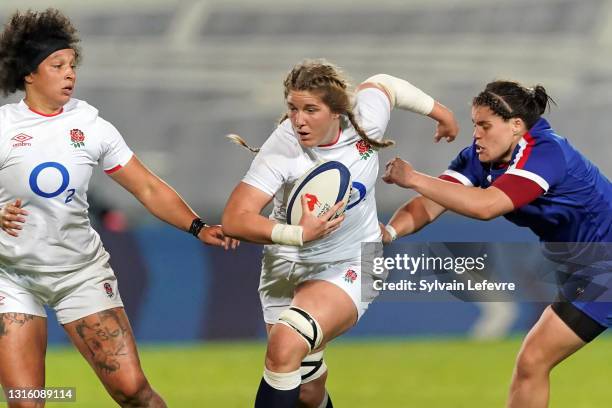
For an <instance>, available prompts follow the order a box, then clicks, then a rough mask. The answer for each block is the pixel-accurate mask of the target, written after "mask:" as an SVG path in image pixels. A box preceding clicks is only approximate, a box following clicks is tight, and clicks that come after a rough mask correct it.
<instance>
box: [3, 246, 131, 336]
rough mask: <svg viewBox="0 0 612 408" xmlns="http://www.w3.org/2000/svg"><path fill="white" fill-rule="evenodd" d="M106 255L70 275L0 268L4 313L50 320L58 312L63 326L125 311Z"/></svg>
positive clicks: (58, 317) (71, 272) (58, 318)
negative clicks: (51, 313)
mask: <svg viewBox="0 0 612 408" xmlns="http://www.w3.org/2000/svg"><path fill="white" fill-rule="evenodd" d="M109 258H110V256H109V255H108V253H106V252H105V253H104V255H103V256H101V257H100V258H99V259H97V260H96V261H94V262H92V263H91V264H89V265H87V266H85V267H83V268H81V269H78V270H75V271H68V272H52V273H48V272H43V273H41V272H32V271H27V270H21V269H16V268H13V267H8V266H6V265H2V264H0V313H25V314H30V315H34V316H41V317H47V314H46V312H45V308H44V305H48V306H49V307H51V308H52V309H54V310H55V313H56V314H57V320H58V321H59V322H60V323H61V324H66V323H70V322H72V321H75V320H77V319H80V318H82V317H85V316H88V315H90V314H94V313H97V312H101V311H103V310H107V309H112V308H115V307H122V306H123V302H122V301H121V296H120V295H119V290H118V288H117V278H116V277H115V274H114V272H113V270H112V269H111V267H110V265H109V263H108V260H109Z"/></svg>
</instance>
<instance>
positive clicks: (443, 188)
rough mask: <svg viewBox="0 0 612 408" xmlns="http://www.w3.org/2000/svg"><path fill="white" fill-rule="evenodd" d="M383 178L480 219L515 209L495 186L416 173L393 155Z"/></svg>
mask: <svg viewBox="0 0 612 408" xmlns="http://www.w3.org/2000/svg"><path fill="white" fill-rule="evenodd" d="M383 180H384V181H385V182H386V183H395V184H397V185H398V186H400V187H404V188H411V189H413V190H415V191H416V192H418V193H420V194H421V195H423V196H425V197H427V198H429V199H430V200H432V201H434V202H436V203H437V204H438V205H440V206H442V207H444V208H446V209H448V210H451V211H454V212H456V213H458V214H461V215H465V216H467V217H472V218H476V219H480V220H490V219H492V218H495V217H498V216H500V215H503V214H506V213H508V212H510V211H513V210H514V203H513V202H512V200H511V199H510V197H508V196H507V195H506V194H505V193H504V192H503V191H502V190H500V189H499V188H497V187H495V186H491V187H489V188H486V189H482V188H479V187H468V186H464V185H462V184H458V183H453V182H450V181H445V180H441V179H439V178H436V177H431V176H428V175H427V174H423V173H419V172H418V171H415V170H414V169H413V168H412V165H411V164H410V163H408V162H405V161H404V160H402V159H400V158H399V157H396V158H395V159H392V160H391V161H389V163H387V167H386V171H385V175H384V176H383Z"/></svg>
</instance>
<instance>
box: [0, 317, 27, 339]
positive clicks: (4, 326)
mask: <svg viewBox="0 0 612 408" xmlns="http://www.w3.org/2000/svg"><path fill="white" fill-rule="evenodd" d="M33 319H34V316H33V315H29V314H25V313H2V314H0V337H3V336H6V335H7V334H8V331H9V326H15V327H23V326H24V325H25V324H26V323H27V322H29V321H30V320H33Z"/></svg>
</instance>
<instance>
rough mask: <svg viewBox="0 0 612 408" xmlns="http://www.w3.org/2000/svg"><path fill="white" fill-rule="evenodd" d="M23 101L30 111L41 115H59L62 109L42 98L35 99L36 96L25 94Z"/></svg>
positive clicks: (58, 105)
mask: <svg viewBox="0 0 612 408" xmlns="http://www.w3.org/2000/svg"><path fill="white" fill-rule="evenodd" d="M23 101H24V102H25V104H26V105H28V108H30V110H31V111H33V112H36V113H40V114H42V115H55V114H58V113H60V112H61V111H62V109H63V108H64V106H63V105H60V104H57V103H54V102H51V101H46V100H44V99H43V98H40V97H37V95H31V94H26V97H25V98H24V99H23Z"/></svg>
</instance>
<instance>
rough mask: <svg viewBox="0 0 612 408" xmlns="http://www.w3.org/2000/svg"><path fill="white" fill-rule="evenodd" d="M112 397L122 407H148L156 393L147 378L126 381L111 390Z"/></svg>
mask: <svg viewBox="0 0 612 408" xmlns="http://www.w3.org/2000/svg"><path fill="white" fill-rule="evenodd" d="M110 393H111V396H112V397H113V399H114V400H115V401H117V403H118V404H119V405H120V406H122V407H140V406H148V404H149V402H150V401H151V399H152V398H153V395H154V392H153V389H152V388H151V386H150V385H149V383H148V382H147V380H146V379H145V378H140V379H132V380H124V381H121V382H120V383H119V384H118V386H116V387H114V388H112V389H110Z"/></svg>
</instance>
